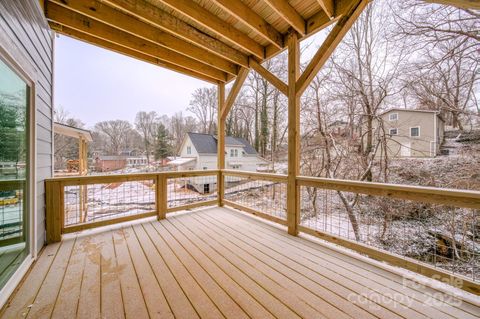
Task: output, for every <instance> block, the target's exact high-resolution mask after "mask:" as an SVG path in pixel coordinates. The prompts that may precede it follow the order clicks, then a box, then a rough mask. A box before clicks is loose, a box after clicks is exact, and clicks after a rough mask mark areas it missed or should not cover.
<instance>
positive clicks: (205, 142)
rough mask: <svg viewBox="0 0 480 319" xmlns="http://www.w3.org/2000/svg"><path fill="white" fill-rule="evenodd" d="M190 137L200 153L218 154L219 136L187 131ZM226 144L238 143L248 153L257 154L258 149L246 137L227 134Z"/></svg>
mask: <svg viewBox="0 0 480 319" xmlns="http://www.w3.org/2000/svg"><path fill="white" fill-rule="evenodd" d="M187 134H188V137H189V138H190V140H191V141H192V143H193V146H194V147H195V149H196V150H197V152H198V153H199V154H216V153H217V138H216V137H215V136H214V135H212V134H201V133H192V132H189V133H187ZM225 144H226V145H237V146H242V147H243V150H244V151H245V153H246V154H249V155H256V154H257V151H255V149H254V148H253V147H252V145H250V143H248V141H247V140H246V139H244V138H240V137H233V136H226V137H225Z"/></svg>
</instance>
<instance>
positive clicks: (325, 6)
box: [317, 0, 335, 18]
mask: <svg viewBox="0 0 480 319" xmlns="http://www.w3.org/2000/svg"><path fill="white" fill-rule="evenodd" d="M317 1H318V4H319V5H320V7H322V10H323V12H325V14H326V15H327V16H329V17H330V18H333V17H334V16H335V2H334V0H317Z"/></svg>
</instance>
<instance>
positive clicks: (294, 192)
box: [287, 30, 300, 236]
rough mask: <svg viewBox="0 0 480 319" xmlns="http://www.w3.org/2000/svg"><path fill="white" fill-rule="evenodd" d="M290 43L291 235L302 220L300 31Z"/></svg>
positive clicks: (290, 37)
mask: <svg viewBox="0 0 480 319" xmlns="http://www.w3.org/2000/svg"><path fill="white" fill-rule="evenodd" d="M287 44H288V177H287V180H288V184H287V225H288V233H289V234H290V235H294V236H297V235H298V225H299V222H300V192H299V187H297V184H296V179H297V176H298V175H300V95H298V94H297V93H296V91H297V90H296V83H297V80H298V78H299V76H300V45H299V41H298V33H297V32H295V31H293V30H292V32H291V33H290V34H289V36H288V39H287Z"/></svg>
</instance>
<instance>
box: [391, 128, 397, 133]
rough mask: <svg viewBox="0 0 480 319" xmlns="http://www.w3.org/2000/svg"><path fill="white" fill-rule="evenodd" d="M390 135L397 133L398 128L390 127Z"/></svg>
mask: <svg viewBox="0 0 480 319" xmlns="http://www.w3.org/2000/svg"><path fill="white" fill-rule="evenodd" d="M390 135H398V129H397V128H391V129H390Z"/></svg>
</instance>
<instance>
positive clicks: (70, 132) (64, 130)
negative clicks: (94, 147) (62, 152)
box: [53, 122, 93, 142]
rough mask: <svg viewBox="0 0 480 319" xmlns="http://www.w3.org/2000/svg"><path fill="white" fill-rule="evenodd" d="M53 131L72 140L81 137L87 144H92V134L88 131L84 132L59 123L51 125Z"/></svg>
mask: <svg viewBox="0 0 480 319" xmlns="http://www.w3.org/2000/svg"><path fill="white" fill-rule="evenodd" d="M53 130H54V132H55V133H58V134H61V135H65V136H70V137H74V138H80V137H83V138H84V139H85V140H87V141H88V142H92V141H93V138H92V133H91V132H90V131H89V130H85V129H82V128H79V127H75V126H71V125H67V124H62V123H59V122H54V123H53Z"/></svg>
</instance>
